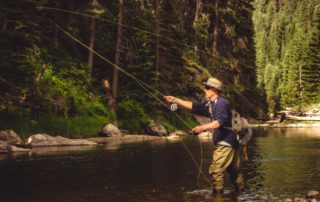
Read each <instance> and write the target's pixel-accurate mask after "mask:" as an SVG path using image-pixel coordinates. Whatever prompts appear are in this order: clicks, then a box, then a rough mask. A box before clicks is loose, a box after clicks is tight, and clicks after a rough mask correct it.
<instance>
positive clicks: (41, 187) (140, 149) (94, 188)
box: [0, 128, 320, 201]
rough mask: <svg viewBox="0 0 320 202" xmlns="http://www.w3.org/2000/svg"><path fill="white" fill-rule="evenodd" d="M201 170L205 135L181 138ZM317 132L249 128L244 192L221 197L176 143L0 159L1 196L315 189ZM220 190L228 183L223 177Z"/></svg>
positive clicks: (263, 193)
mask: <svg viewBox="0 0 320 202" xmlns="http://www.w3.org/2000/svg"><path fill="white" fill-rule="evenodd" d="M183 141H184V143H185V145H186V146H187V147H188V149H190V151H191V152H192V154H193V155H194V157H195V159H196V160H197V161H198V162H200V159H201V147H200V146H199V142H201V145H202V150H203V154H202V170H203V172H204V173H205V174H207V169H208V166H209V164H210V161H211V152H212V143H211V140H210V139H206V140H199V139H198V138H196V137H187V138H185V139H183ZM319 148H320V128H319V129H255V130H254V137H253V139H252V140H251V142H250V145H249V148H248V150H249V160H248V161H246V162H245V163H244V174H245V179H246V181H247V182H248V186H249V191H248V192H246V193H243V194H241V195H238V196H237V195H230V196H225V197H223V198H212V197H210V196H209V193H210V186H209V184H208V182H207V181H206V179H205V178H204V177H200V178H199V177H198V175H199V171H198V169H197V167H196V165H195V164H194V162H193V161H192V159H191V157H190V155H189V154H188V152H187V151H186V150H185V147H184V146H183V144H182V143H181V140H176V141H169V140H168V141H157V142H156V141H153V142H140V143H127V144H115V143H109V144H107V145H100V146H97V147H63V148H62V147H59V148H54V147H52V148H47V149H45V150H43V149H41V150H35V151H33V153H31V154H29V155H23V156H3V155H2V156H0V158H1V159H2V160H1V161H0V180H1V183H0V201H221V200H223V201H235V200H238V201H248V200H251V199H282V198H286V197H293V196H303V195H304V194H305V193H306V192H307V191H309V190H312V189H314V190H320V180H319V179H320V178H319V177H320V161H319V156H320V149H319ZM226 187H227V188H228V187H229V188H231V187H230V184H229V183H228V182H227V183H226Z"/></svg>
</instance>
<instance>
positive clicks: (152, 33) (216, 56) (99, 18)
mask: <svg viewBox="0 0 320 202" xmlns="http://www.w3.org/2000/svg"><path fill="white" fill-rule="evenodd" d="M37 8H39V9H46V10H54V11H61V12H65V13H71V14H75V15H81V16H85V17H90V18H94V19H97V20H101V21H105V22H108V23H111V24H115V25H120V26H122V27H126V28H130V29H134V30H138V31H141V32H144V33H147V34H150V35H153V36H157V37H161V38H163V39H166V40H169V41H172V42H176V43H177V44H180V45H183V46H185V47H187V48H191V49H193V47H192V46H190V45H188V44H186V43H183V42H181V41H177V40H174V39H172V38H169V37H165V36H163V35H160V34H156V33H154V32H150V31H147V30H144V29H141V28H138V27H133V26H129V25H126V24H120V23H118V22H114V21H112V20H108V19H105V18H101V17H96V16H94V15H90V14H85V13H81V12H76V11H70V10H66V9H61V8H54V7H49V6H38V7H37ZM198 51H199V52H201V53H204V54H206V55H208V56H212V57H215V58H218V59H222V62H224V63H226V61H228V59H226V58H224V57H222V56H218V55H214V54H211V53H209V52H208V51H205V50H202V49H198ZM238 63H239V64H242V65H245V66H248V67H253V68H255V66H253V65H248V64H245V63H243V62H238Z"/></svg>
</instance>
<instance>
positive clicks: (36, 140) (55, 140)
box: [26, 134, 97, 147]
mask: <svg viewBox="0 0 320 202" xmlns="http://www.w3.org/2000/svg"><path fill="white" fill-rule="evenodd" d="M96 144H97V143H95V142H92V141H89V140H84V139H68V138H65V137H61V136H55V137H53V136H50V135H47V134H36V135H32V136H30V137H29V138H28V140H27V143H26V145H27V146H31V147H45V146H77V145H96Z"/></svg>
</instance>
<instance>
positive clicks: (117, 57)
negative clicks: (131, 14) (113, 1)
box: [112, 0, 123, 110]
mask: <svg viewBox="0 0 320 202" xmlns="http://www.w3.org/2000/svg"><path fill="white" fill-rule="evenodd" d="M122 21H123V0H119V14H118V31H117V41H116V55H115V59H114V61H115V62H114V64H115V65H116V66H120V49H121V38H122ZM118 82H119V70H118V69H117V68H114V70H113V81H112V93H113V99H114V100H113V105H112V110H115V108H116V105H117V97H118Z"/></svg>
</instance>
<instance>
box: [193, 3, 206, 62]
mask: <svg viewBox="0 0 320 202" xmlns="http://www.w3.org/2000/svg"><path fill="white" fill-rule="evenodd" d="M201 11H202V0H197V2H196V12H195V14H194V20H193V25H195V24H196V23H197V22H198V19H199V15H200V13H201ZM200 40H202V39H200ZM200 40H197V41H196V43H195V44H196V45H195V47H194V49H195V54H196V56H197V57H198V59H199V60H200V62H201V55H200V54H201V53H199V49H201V48H203V47H201V41H200ZM201 64H202V63H201ZM202 65H204V64H202Z"/></svg>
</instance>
